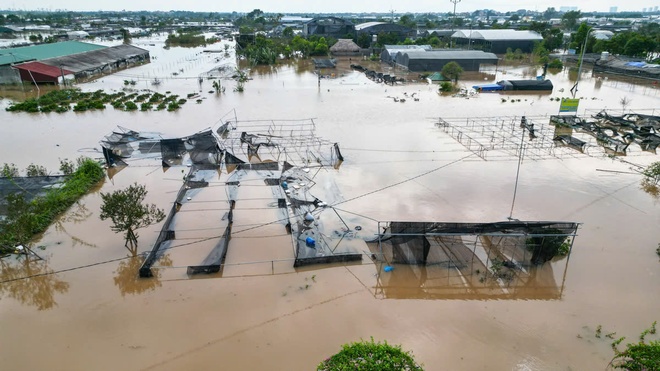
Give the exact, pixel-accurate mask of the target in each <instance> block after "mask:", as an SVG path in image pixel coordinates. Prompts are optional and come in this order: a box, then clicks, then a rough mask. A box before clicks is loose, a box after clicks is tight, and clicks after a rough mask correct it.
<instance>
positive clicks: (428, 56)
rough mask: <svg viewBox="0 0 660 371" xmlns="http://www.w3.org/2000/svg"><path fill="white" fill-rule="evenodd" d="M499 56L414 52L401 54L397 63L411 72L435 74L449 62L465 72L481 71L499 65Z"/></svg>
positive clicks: (396, 58)
mask: <svg viewBox="0 0 660 371" xmlns="http://www.w3.org/2000/svg"><path fill="white" fill-rule="evenodd" d="M497 60H498V59H497V56H496V55H495V54H493V53H486V52H483V51H481V50H429V51H424V50H413V51H407V52H399V53H398V54H397V55H396V57H395V63H396V64H397V65H399V66H400V67H403V68H406V69H408V70H409V71H411V72H435V71H441V70H442V67H444V66H445V64H447V63H449V62H456V63H458V64H459V65H460V66H461V67H462V68H463V70H465V71H479V66H481V65H482V64H497Z"/></svg>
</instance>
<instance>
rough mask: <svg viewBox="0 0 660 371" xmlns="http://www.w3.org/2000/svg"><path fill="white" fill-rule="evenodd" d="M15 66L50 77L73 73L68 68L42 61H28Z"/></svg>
mask: <svg viewBox="0 0 660 371" xmlns="http://www.w3.org/2000/svg"><path fill="white" fill-rule="evenodd" d="M13 67H14V68H17V69H19V70H25V71H30V72H34V73H40V74H42V75H46V76H50V77H58V76H62V74H64V75H71V74H73V72H72V71H69V70H66V69H64V68H63V69H61V70H60V68H59V67H55V66H50V65H47V64H44V63H41V62H27V63H22V64H19V65H16V66H13Z"/></svg>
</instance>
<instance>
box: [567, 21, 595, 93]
mask: <svg viewBox="0 0 660 371" xmlns="http://www.w3.org/2000/svg"><path fill="white" fill-rule="evenodd" d="M591 31H593V28H590V29H589V30H588V31H587V36H586V37H585V38H584V45H582V53H581V55H580V63H579V64H578V74H577V80H575V85H573V88H572V89H571V92H572V93H573V98H575V94H576V93H577V91H578V83H579V82H580V75H581V74H582V61H583V60H584V52H585V51H587V43H588V42H589V34H590V33H591Z"/></svg>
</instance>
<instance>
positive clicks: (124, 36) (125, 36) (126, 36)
mask: <svg viewBox="0 0 660 371" xmlns="http://www.w3.org/2000/svg"><path fill="white" fill-rule="evenodd" d="M119 32H120V33H121V37H122V39H123V40H124V44H130V43H131V41H132V38H131V33H130V32H128V30H127V29H125V28H122V29H120V30H119Z"/></svg>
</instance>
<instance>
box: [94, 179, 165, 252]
mask: <svg viewBox="0 0 660 371" xmlns="http://www.w3.org/2000/svg"><path fill="white" fill-rule="evenodd" d="M146 196H147V189H146V188H145V186H143V185H139V184H137V183H134V184H133V185H131V186H129V187H128V188H126V189H120V190H117V191H114V192H112V193H101V198H102V199H103V204H102V205H101V215H100V217H101V220H105V219H110V220H112V227H111V229H112V230H113V231H115V232H117V233H119V232H124V239H125V240H126V244H125V246H126V248H127V249H128V251H130V252H131V253H132V254H133V255H136V254H137V242H138V241H137V239H138V235H137V234H136V233H135V230H136V229H139V228H143V227H146V226H149V225H151V224H154V223H158V222H160V221H162V220H163V219H165V213H164V212H163V210H161V209H159V208H157V207H156V205H154V204H143V202H144V198H145V197H146ZM129 245H130V246H129Z"/></svg>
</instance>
